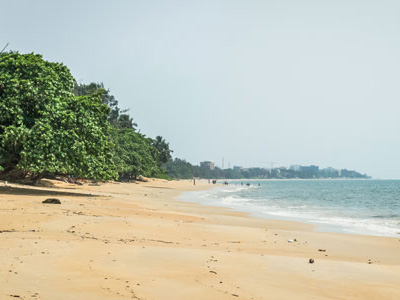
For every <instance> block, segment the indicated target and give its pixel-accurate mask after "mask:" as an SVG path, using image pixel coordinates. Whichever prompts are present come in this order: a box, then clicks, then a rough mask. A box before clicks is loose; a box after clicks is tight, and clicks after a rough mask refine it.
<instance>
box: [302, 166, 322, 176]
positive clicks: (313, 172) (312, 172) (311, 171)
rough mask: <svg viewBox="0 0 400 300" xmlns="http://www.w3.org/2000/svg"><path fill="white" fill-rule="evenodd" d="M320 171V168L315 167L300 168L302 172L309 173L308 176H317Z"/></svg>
mask: <svg viewBox="0 0 400 300" xmlns="http://www.w3.org/2000/svg"><path fill="white" fill-rule="evenodd" d="M318 171H319V167H318V166H314V165H311V166H306V167H304V166H301V167H300V172H303V173H307V174H310V175H317V174H318Z"/></svg>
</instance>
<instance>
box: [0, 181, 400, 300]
mask: <svg viewBox="0 0 400 300" xmlns="http://www.w3.org/2000/svg"><path fill="white" fill-rule="evenodd" d="M48 183H49V184H54V185H55V186H54V187H51V188H44V187H42V188H39V187H26V186H18V185H10V184H9V185H7V186H5V185H3V184H0V299H18V298H19V299H52V300H53V299H76V300H78V299H82V300H83V299H85V300H88V299H107V300H113V299H146V300H149V299H163V300H169V299H171V300H172V299H174V300H176V299H189V300H196V299H222V300H223V299H257V300H258V299H307V300H310V299H363V300H365V299H385V300H388V299H396V300H398V299H400V239H399V238H386V237H373V236H361V235H345V234H334V233H321V232H316V231H315V230H314V228H313V227H312V226H310V225H308V224H302V223H296V222H286V221H272V220H263V219H256V218H252V217H249V216H248V215H247V214H244V213H238V212H233V211H230V210H228V209H225V208H218V207H209V206H203V205H200V204H196V203H186V202H182V201H179V200H177V199H176V198H175V197H177V196H178V195H179V194H180V193H181V192H182V191H188V190H198V189H204V188H209V187H210V185H208V184H207V183H205V182H203V183H201V182H198V184H197V185H196V186H193V184H192V183H191V182H188V181H175V182H168V181H163V180H150V182H148V183H107V184H102V185H100V186H91V185H88V184H85V185H83V186H77V185H71V184H66V183H60V182H58V183H57V182H55V181H53V182H49V181H48ZM49 197H56V198H58V199H60V200H61V202H62V203H61V204H60V205H57V204H42V203H41V202H42V201H43V200H44V199H46V198H49ZM294 239H296V241H295V242H288V240H294ZM321 250H322V251H321ZM310 258H313V259H314V261H315V262H314V263H313V264H310V263H309V259H310Z"/></svg>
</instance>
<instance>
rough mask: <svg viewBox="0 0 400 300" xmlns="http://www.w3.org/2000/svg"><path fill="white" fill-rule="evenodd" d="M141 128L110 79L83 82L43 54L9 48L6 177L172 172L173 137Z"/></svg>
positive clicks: (1, 67)
mask: <svg viewBox="0 0 400 300" xmlns="http://www.w3.org/2000/svg"><path fill="white" fill-rule="evenodd" d="M136 126H137V125H136V124H135V123H134V122H133V119H132V118H131V116H130V115H129V114H128V113H127V110H121V109H120V108H119V107H118V101H117V100H116V99H115V97H114V96H112V95H111V94H110V92H109V91H108V90H106V89H104V86H103V85H102V84H96V83H91V84H88V85H85V84H77V83H76V81H75V79H74V78H73V76H72V75H71V73H70V71H69V69H68V68H67V67H66V66H64V65H63V64H61V63H54V62H48V61H45V60H44V59H43V58H42V56H41V55H38V54H19V53H17V52H9V53H2V54H1V56H0V171H1V172H0V178H1V179H8V180H20V179H30V180H35V181H37V180H39V179H41V178H42V177H44V176H47V177H54V176H56V175H66V176H72V177H76V178H83V177H84V178H91V179H95V180H108V179H118V178H120V179H134V178H136V177H137V176H138V175H144V176H154V177H163V176H165V171H164V169H163V167H162V164H163V163H165V162H166V161H167V160H169V159H170V158H171V154H170V153H171V150H170V149H169V145H168V143H167V142H166V141H165V140H164V139H163V138H162V137H157V138H156V139H154V140H153V139H151V138H149V137H146V136H145V135H144V134H141V133H139V132H138V131H137V130H136Z"/></svg>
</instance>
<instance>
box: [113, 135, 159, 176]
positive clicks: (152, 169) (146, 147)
mask: <svg viewBox="0 0 400 300" xmlns="http://www.w3.org/2000/svg"><path fill="white" fill-rule="evenodd" d="M111 137H112V140H113V142H114V144H115V156H114V161H115V165H116V167H117V170H118V173H119V177H120V179H125V180H129V179H135V178H136V177H137V176H139V175H143V176H149V177H154V176H158V175H160V174H162V170H161V169H160V167H159V164H158V162H157V160H156V159H155V158H154V155H153V153H154V150H155V149H154V147H153V145H152V144H151V140H150V139H148V138H146V137H145V136H144V135H142V134H140V133H138V132H136V131H134V130H133V129H131V128H124V129H118V128H114V129H113V130H112V134H111Z"/></svg>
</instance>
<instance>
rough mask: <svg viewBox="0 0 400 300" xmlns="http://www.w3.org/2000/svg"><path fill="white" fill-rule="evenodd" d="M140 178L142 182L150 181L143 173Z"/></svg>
mask: <svg viewBox="0 0 400 300" xmlns="http://www.w3.org/2000/svg"><path fill="white" fill-rule="evenodd" d="M138 180H139V181H142V182H149V179H148V178H147V177H144V176H143V175H139V176H138Z"/></svg>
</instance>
